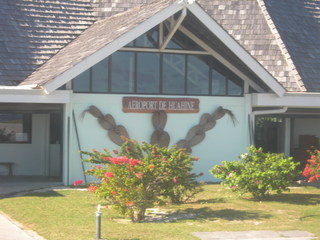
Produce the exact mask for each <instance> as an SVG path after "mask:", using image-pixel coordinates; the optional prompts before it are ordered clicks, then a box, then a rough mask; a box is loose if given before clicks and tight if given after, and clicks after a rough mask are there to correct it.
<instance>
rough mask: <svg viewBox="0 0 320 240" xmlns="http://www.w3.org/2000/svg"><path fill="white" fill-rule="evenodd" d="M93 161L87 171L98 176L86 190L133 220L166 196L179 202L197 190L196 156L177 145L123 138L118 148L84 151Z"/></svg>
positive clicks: (142, 216) (142, 218) (165, 198)
mask: <svg viewBox="0 0 320 240" xmlns="http://www.w3.org/2000/svg"><path fill="white" fill-rule="evenodd" d="M82 153H83V154H85V155H87V156H88V158H87V159H84V160H83V161H85V162H90V163H93V164H94V165H93V167H92V169H90V170H88V171H86V172H85V173H86V174H87V175H92V176H94V177H96V178H97V180H98V181H97V182H95V183H91V184H90V185H89V188H88V189H89V191H92V192H94V193H95V194H96V195H97V196H98V197H101V198H103V199H105V200H107V202H108V204H110V205H111V206H112V207H113V208H115V209H116V210H118V211H119V212H120V213H121V214H124V215H127V216H129V217H130V218H131V220H132V221H133V222H136V221H143V220H144V218H145V212H146V209H147V208H150V207H153V206H154V205H156V204H160V205H162V204H165V203H166V202H167V201H168V200H171V202H174V203H181V202H183V201H185V200H187V199H189V198H190V197H192V196H193V195H194V194H195V193H197V192H199V191H200V189H201V188H200V185H199V183H198V182H197V181H196V177H197V176H199V175H201V174H195V173H192V172H191V171H192V169H193V161H194V160H197V158H194V157H192V156H191V155H190V154H188V153H186V152H185V150H184V149H177V148H176V147H172V148H166V147H162V148H160V147H158V146H157V145H151V144H147V143H145V142H142V143H141V144H138V143H137V142H136V141H135V140H129V139H127V138H125V139H124V143H123V144H122V145H121V147H120V150H119V151H117V150H114V151H113V154H114V155H115V156H112V155H111V153H110V152H109V151H108V150H107V149H104V151H103V152H98V151H96V150H92V151H91V152H87V151H83V152H82Z"/></svg>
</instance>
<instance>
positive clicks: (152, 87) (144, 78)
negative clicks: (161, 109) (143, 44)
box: [137, 53, 160, 93]
mask: <svg viewBox="0 0 320 240" xmlns="http://www.w3.org/2000/svg"><path fill="white" fill-rule="evenodd" d="M159 87H160V54H154V53H138V54H137V93H158V91H159Z"/></svg>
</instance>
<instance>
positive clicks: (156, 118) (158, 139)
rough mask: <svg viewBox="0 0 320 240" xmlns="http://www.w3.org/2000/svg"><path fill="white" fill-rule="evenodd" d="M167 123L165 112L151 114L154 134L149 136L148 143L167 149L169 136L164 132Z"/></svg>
mask: <svg viewBox="0 0 320 240" xmlns="http://www.w3.org/2000/svg"><path fill="white" fill-rule="evenodd" d="M166 123H167V113H166V112H165V111H155V112H153V114H152V125H153V127H154V129H155V130H154V132H153V133H152V135H151V139H150V143H151V144H158V146H159V147H168V146H169V143H170V136H169V134H168V133H167V132H166V131H164V130H163V129H164V127H165V125H166Z"/></svg>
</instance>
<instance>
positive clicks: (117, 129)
mask: <svg viewBox="0 0 320 240" xmlns="http://www.w3.org/2000/svg"><path fill="white" fill-rule="evenodd" d="M86 113H90V114H91V115H92V116H94V117H95V118H97V119H98V122H99V125H100V126H101V127H102V128H103V129H105V130H107V131H108V136H109V138H110V140H111V141H112V142H113V143H115V144H116V145H118V146H121V145H122V144H123V142H124V140H123V139H122V137H126V138H129V134H128V131H127V130H126V128H125V127H124V126H122V125H117V124H116V122H115V120H114V118H113V117H112V115H111V114H106V115H103V114H102V112H101V111H100V110H99V109H98V108H97V107H95V106H90V107H89V108H88V109H87V110H84V111H83V112H82V116H83V117H84V115H85V114H86Z"/></svg>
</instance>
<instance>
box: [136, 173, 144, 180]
mask: <svg viewBox="0 0 320 240" xmlns="http://www.w3.org/2000/svg"><path fill="white" fill-rule="evenodd" d="M135 175H136V177H137V178H139V179H141V178H142V176H143V174H142V173H136V174H135Z"/></svg>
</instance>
